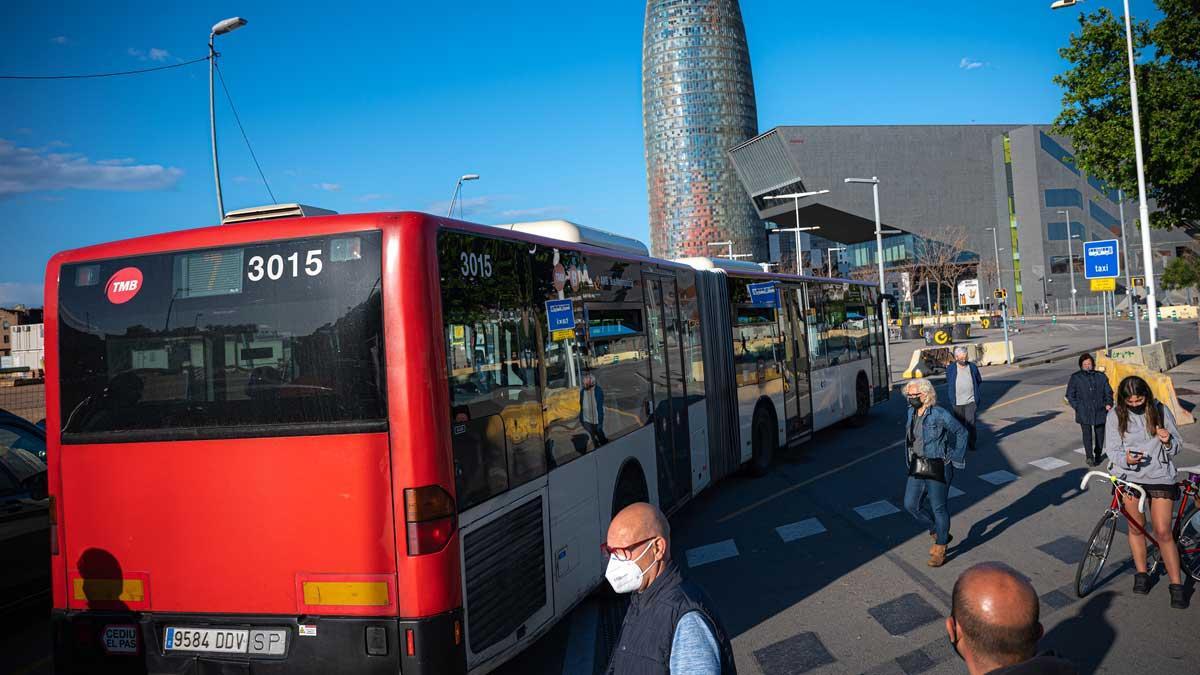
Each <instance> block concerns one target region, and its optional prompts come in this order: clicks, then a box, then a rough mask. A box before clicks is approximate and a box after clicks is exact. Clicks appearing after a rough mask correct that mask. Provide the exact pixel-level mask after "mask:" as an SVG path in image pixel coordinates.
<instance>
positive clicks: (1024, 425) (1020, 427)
mask: <svg viewBox="0 0 1200 675" xmlns="http://www.w3.org/2000/svg"><path fill="white" fill-rule="evenodd" d="M1062 413H1063V411H1061V410H1054V411H1049V412H1045V413H1042V414H1041V415H1034V416H1032V417H1026V418H1023V419H1021V420H1018V421H1016V422H1013V423H1011V424H1008V425H1005V426H1003V427H1000V428H999V429H998V430H997V431H995V432H992V438H993V439H995V440H997V441H998V440H1000V439H1002V438H1005V437H1006V436H1012V435H1013V434H1019V433H1021V432H1022V431H1025V430H1026V429H1032V428H1034V427H1036V426H1038V425H1039V424H1041V423H1042V422H1049V421H1050V420H1052V419H1054V418H1055V417H1058V416H1059V415H1061V414H1062ZM978 426H979V433H986V432H988V431H990V428H989V426H988V425H984V424H980V425H978Z"/></svg>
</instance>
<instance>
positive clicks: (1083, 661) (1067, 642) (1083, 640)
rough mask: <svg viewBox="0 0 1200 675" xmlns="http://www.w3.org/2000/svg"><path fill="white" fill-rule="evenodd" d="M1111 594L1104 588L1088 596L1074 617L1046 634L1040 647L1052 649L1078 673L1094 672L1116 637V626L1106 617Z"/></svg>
mask: <svg viewBox="0 0 1200 675" xmlns="http://www.w3.org/2000/svg"><path fill="white" fill-rule="evenodd" d="M1115 596H1116V593H1114V592H1113V591H1105V592H1103V593H1099V594H1096V595H1093V596H1092V597H1090V598H1088V601H1087V602H1086V603H1084V605H1083V607H1081V608H1080V609H1079V611H1078V612H1076V613H1075V616H1072V617H1071V618H1069V619H1067V620H1065V621H1063V622H1061V623H1059V624H1058V625H1057V626H1055V627H1054V629H1053V630H1051V631H1050V632H1049V633H1046V637H1044V638H1042V642H1041V645H1040V646H1041V648H1042V649H1052V650H1054V652H1055V653H1057V654H1059V655H1060V656H1062V657H1063V658H1066V659H1068V660H1069V661H1071V662H1072V663H1074V664H1075V666H1076V667H1077V668H1078V669H1079V672H1081V673H1094V672H1096V670H1097V669H1098V668H1099V667H1100V664H1101V663H1103V662H1104V657H1105V656H1107V655H1108V650H1109V649H1110V648H1111V646H1112V644H1113V641H1114V640H1115V639H1116V637H1117V630H1116V628H1114V627H1113V625H1112V623H1111V622H1110V621H1109V620H1108V617H1107V616H1106V614H1107V613H1108V608H1109V607H1110V606H1111V605H1112V602H1113V598H1114V597H1115Z"/></svg>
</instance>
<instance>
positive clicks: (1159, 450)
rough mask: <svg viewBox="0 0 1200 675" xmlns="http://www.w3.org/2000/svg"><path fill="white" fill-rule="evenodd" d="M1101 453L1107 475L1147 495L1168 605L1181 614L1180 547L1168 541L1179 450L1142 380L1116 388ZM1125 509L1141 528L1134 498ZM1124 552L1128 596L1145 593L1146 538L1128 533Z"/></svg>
mask: <svg viewBox="0 0 1200 675" xmlns="http://www.w3.org/2000/svg"><path fill="white" fill-rule="evenodd" d="M1104 435H1105V439H1104V451H1105V452H1106V453H1108V458H1109V459H1110V460H1111V461H1112V468H1111V471H1112V473H1113V475H1115V476H1116V477H1117V478H1120V479H1121V480H1127V481H1129V482H1130V483H1135V484H1137V485H1139V486H1141V488H1142V489H1144V490H1145V491H1146V502H1147V503H1146V513H1148V514H1149V515H1150V523H1151V526H1150V528H1149V532H1150V533H1151V534H1152V535H1154V538H1155V539H1157V540H1158V547H1159V552H1160V553H1161V554H1162V561H1163V565H1164V566H1166V568H1167V577H1168V578H1169V579H1170V580H1171V583H1170V586H1169V587H1168V588H1169V591H1170V595H1171V606H1172V607H1175V608H1177V609H1186V608H1187V606H1188V598H1187V594H1186V593H1184V588H1183V573H1182V569H1181V566H1180V564H1179V548H1178V547H1177V546H1176V545H1175V538H1174V537H1173V536H1172V531H1171V521H1172V520H1173V518H1174V515H1175V514H1174V508H1175V500H1177V499H1179V486H1178V485H1176V484H1175V455H1178V454H1179V450H1180V449H1181V448H1182V447H1183V439H1182V437H1181V436H1180V435H1179V429H1177V428H1175V416H1174V415H1172V414H1171V410H1170V409H1169V408H1167V407H1166V406H1164V405H1162V404H1160V403H1159V402H1158V401H1155V400H1154V392H1153V391H1151V390H1150V385H1148V384H1146V381H1145V380H1143V379H1142V378H1140V377H1138V376H1136V375H1131V376H1129V377H1127V378H1125V379H1124V380H1121V384H1119V385H1117V405H1116V406H1115V407H1114V408H1113V409H1112V410H1110V411H1109V412H1108V420H1107V422H1106V423H1105V427H1104ZM1125 510H1126V511H1128V512H1129V515H1130V517H1131V518H1133V519H1134V520H1135V521H1137V523H1138V525H1141V526H1143V527H1144V526H1145V525H1146V518H1145V516H1143V515H1142V513H1141V512H1140V511H1138V499H1137V497H1126V498H1125ZM1129 548H1130V550H1132V551H1133V565H1134V567H1135V568H1136V569H1137V573H1136V574H1134V575H1133V592H1134V593H1137V594H1139V595H1146V594H1147V593H1149V592H1150V575H1149V574H1148V572H1149V570H1148V569H1147V568H1146V538H1145V537H1144V536H1142V535H1141V534H1140V533H1138V532H1137V531H1136V530H1135V529H1133V528H1132V527H1131V528H1129Z"/></svg>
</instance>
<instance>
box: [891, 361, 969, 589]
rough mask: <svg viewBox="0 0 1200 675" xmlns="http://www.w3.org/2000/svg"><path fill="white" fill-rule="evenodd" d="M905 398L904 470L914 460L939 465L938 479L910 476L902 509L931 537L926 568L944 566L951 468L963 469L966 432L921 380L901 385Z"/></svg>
mask: <svg viewBox="0 0 1200 675" xmlns="http://www.w3.org/2000/svg"><path fill="white" fill-rule="evenodd" d="M904 395H905V397H906V398H907V399H908V403H909V408H908V423H907V424H906V425H905V428H906V429H907V430H908V431H907V433H906V435H905V444H904V445H905V450H904V459H905V469H906V470H907V469H909V468H910V467H911V466H912V465H913V462H914V458H915V457H924V458H927V459H933V460H938V461H941V462H943V464H944V468H943V475H942V477H941V480H938V479H933V478H920V477H918V476H913V475H911V472H910V475H909V477H908V482H907V483H906V484H905V487H904V508H905V509H906V510H907V511H908V512H909V514H911V515H912V517H913V518H916V519H917V522H918V523H920V524H921V525H922V526H923V527H924V528H925V529H926V530H928V531H929V536H930V537H932V538H933V545H932V546H931V547H930V549H929V563H928V564H929V566H930V567H941V566H942V565H944V564H945V563H946V546H947V545H948V544H949V543H950V540H951V539H952V538H953V537H951V536H950V506H949V504H948V503H947V502H948V500H949V497H950V494H949V493H950V481H952V480H954V470H955V469H960V470H961V469H965V468H967V463H966V456H967V430H966V429H965V428H963V426H962V425H961V424H959V423H958V421H957V420H955V419H954V417H953V416H952V415H951V414H950V413H949V412H948V411H947V410H946V409H945V408H941V407H939V406H938V404H937V391H936V390H935V389H934V388H933V384H932V383H931V382H930V381H929V380H926V379H925V378H917V379H915V380H910V381H909V382H908V383H907V384H905V385H904Z"/></svg>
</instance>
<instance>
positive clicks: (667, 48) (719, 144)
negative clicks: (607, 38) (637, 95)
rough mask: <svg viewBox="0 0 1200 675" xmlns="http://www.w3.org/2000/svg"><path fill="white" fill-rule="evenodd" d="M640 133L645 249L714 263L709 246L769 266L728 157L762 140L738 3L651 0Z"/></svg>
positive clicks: (715, 251)
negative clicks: (722, 245) (646, 204)
mask: <svg viewBox="0 0 1200 675" xmlns="http://www.w3.org/2000/svg"><path fill="white" fill-rule="evenodd" d="M642 130H643V134H644V137H645V143H646V187H647V193H648V196H649V200H650V242H651V251H652V253H653V254H654V255H656V256H659V257H663V258H680V257H688V256H716V255H721V254H723V251H722V250H721V249H718V248H716V247H709V246H708V243H709V242H714V241H732V242H733V252H734V253H736V254H751V255H752V256H753V257H752V258H750V259H751V260H755V261H764V260H766V259H767V240H766V235H765V231H764V228H763V225H762V223H761V221H759V219H758V217H757V215H756V214H755V211H754V207H753V205H752V204H751V203H750V200H749V199H748V198H747V196H746V192H745V190H744V189H743V188H742V186H741V183H740V182H739V181H738V178H737V174H736V173H735V172H734V169H733V165H732V163H731V162H730V160H729V157H728V155H727V154H726V153H727V151H728V150H729V149H730V148H732V147H734V146H735V145H738V144H739V143H741V142H743V141H745V140H747V139H749V138H752V137H754V136H755V135H756V134H757V133H758V112H757V109H756V107H755V102H754V80H753V77H752V75H751V72H750V54H749V51H748V49H747V46H746V30H745V28H744V26H743V24H742V13H741V8H740V7H739V6H738V3H737V0H648V2H647V3H646V24H645V29H644V33H643V39H642Z"/></svg>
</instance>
